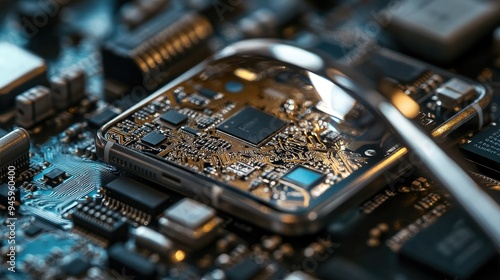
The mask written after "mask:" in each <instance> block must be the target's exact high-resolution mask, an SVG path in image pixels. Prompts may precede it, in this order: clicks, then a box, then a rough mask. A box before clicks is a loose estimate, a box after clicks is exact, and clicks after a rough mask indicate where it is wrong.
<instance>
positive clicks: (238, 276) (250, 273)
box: [225, 258, 264, 280]
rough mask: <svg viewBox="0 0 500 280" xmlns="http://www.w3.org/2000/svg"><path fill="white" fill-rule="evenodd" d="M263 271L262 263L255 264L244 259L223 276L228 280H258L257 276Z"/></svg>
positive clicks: (248, 259) (250, 260)
mask: <svg viewBox="0 0 500 280" xmlns="http://www.w3.org/2000/svg"><path fill="white" fill-rule="evenodd" d="M263 270H264V265H263V264H262V263H259V264H257V263H256V262H255V261H254V260H252V259H250V258H245V259H243V260H242V261H240V262H239V263H237V264H235V265H234V266H232V267H231V268H229V269H228V270H227V271H226V272H225V274H226V277H227V278H226V279H228V280H252V279H259V277H258V275H259V274H260V272H262V271H263Z"/></svg>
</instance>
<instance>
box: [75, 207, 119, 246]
mask: <svg viewBox="0 0 500 280" xmlns="http://www.w3.org/2000/svg"><path fill="white" fill-rule="evenodd" d="M109 210H110V209H108V208H106V207H102V206H101V205H99V204H97V203H96V202H95V201H87V202H84V203H81V204H79V205H77V206H76V210H75V211H74V212H73V214H72V215H71V216H72V218H73V223H74V225H75V227H77V228H80V229H82V230H84V231H86V232H89V233H90V234H93V235H95V236H97V237H99V238H104V239H105V240H107V241H108V242H109V243H110V244H112V243H115V242H118V241H125V240H126V239H127V233H128V224H127V222H126V218H124V217H123V216H121V215H120V214H119V213H116V212H113V211H111V212H112V213H110V211H109Z"/></svg>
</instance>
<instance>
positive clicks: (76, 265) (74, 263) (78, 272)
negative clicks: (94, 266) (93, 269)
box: [61, 257, 91, 277]
mask: <svg viewBox="0 0 500 280" xmlns="http://www.w3.org/2000/svg"><path fill="white" fill-rule="evenodd" d="M90 266H91V264H90V263H89V262H88V261H86V260H85V259H83V258H81V257H76V258H72V259H71V260H70V261H68V262H66V263H64V264H62V265H61V271H62V272H64V274H66V275H68V276H73V277H80V276H83V275H84V273H85V272H87V270H88V269H89V268H90Z"/></svg>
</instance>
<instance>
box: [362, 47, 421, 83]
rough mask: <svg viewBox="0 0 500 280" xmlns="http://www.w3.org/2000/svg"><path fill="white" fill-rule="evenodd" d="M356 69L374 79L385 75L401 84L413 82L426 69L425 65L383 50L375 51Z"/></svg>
mask: <svg viewBox="0 0 500 280" xmlns="http://www.w3.org/2000/svg"><path fill="white" fill-rule="evenodd" d="M356 69H358V70H359V71H361V72H362V73H363V74H364V75H366V76H368V77H371V78H372V79H374V80H375V81H377V80H380V79H381V78H383V77H387V78H392V79H394V80H396V81H398V82H400V83H402V84H408V83H411V82H414V81H415V80H417V79H418V78H419V77H421V76H422V75H423V74H424V73H425V72H426V71H428V69H427V67H425V65H422V64H417V63H416V62H414V61H411V60H410V59H407V58H405V57H403V56H395V55H394V54H393V53H392V52H390V51H385V50H379V51H377V52H375V53H374V54H373V55H371V56H369V57H368V58H367V60H366V61H364V62H363V63H362V64H361V65H358V66H357V67H356Z"/></svg>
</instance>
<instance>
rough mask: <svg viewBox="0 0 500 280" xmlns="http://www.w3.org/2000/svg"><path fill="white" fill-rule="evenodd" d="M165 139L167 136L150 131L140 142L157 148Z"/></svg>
mask: <svg viewBox="0 0 500 280" xmlns="http://www.w3.org/2000/svg"><path fill="white" fill-rule="evenodd" d="M165 139H167V136H165V135H163V134H161V133H159V132H157V131H151V132H150V133H148V134H147V135H146V136H144V137H142V138H141V141H142V142H144V143H146V144H148V145H151V146H158V145H159V144H160V143H161V142H163V141H165Z"/></svg>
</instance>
